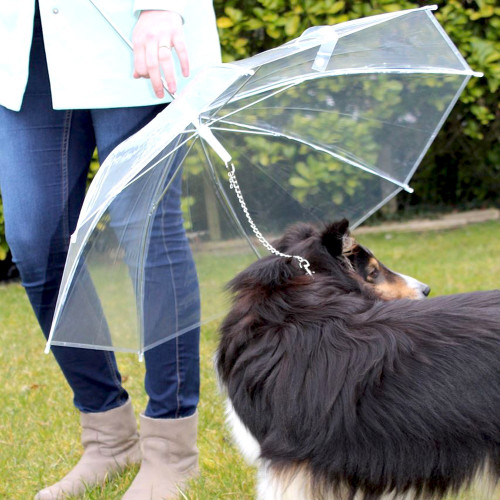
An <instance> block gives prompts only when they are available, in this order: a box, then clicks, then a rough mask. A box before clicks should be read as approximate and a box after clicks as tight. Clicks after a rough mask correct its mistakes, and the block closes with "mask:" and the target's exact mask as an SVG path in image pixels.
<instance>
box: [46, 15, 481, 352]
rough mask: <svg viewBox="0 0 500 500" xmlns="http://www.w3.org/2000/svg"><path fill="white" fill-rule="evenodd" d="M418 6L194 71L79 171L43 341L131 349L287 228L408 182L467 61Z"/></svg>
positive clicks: (204, 312)
mask: <svg viewBox="0 0 500 500" xmlns="http://www.w3.org/2000/svg"><path fill="white" fill-rule="evenodd" d="M431 10H433V7H424V8H421V9H414V10H407V11H401V12H395V13H390V14H383V15H379V16H373V17H369V18H364V19H359V20H355V21H349V22H346V23H342V24H339V25H336V26H322V27H317V28H311V29H309V30H307V31H305V32H304V33H303V34H302V36H300V37H299V38H297V39H295V40H293V41H291V42H289V43H286V44H285V45H282V46H280V47H278V48H276V49H273V50H270V51H267V52H264V53H262V54H259V55H257V56H255V57H251V58H249V59H245V60H242V61H238V62H236V63H233V64H222V65H219V66H215V67H211V68H209V69H207V70H206V71H204V72H203V73H202V74H199V75H197V77H195V78H194V79H193V80H192V82H191V83H190V84H189V85H188V86H187V87H186V88H185V89H184V90H183V92H182V93H181V94H180V95H178V96H176V98H175V100H174V101H173V102H172V103H171V104H170V105H169V106H168V107H167V108H166V109H165V110H164V111H163V112H162V113H160V114H159V115H158V116H157V118H155V119H154V120H153V121H152V122H151V123H150V124H148V125H147V126H146V127H145V128H144V129H142V130H140V131H139V132H138V133H137V134H135V135H134V136H133V137H131V138H129V139H128V140H127V141H125V142H124V143H122V144H121V145H120V146H118V147H117V148H116V149H115V150H114V151H113V152H112V153H111V154H110V156H109V157H108V158H107V160H106V161H105V162H104V164H103V165H102V167H101V169H100V170H99V172H98V174H97V176H96V177H95V179H94V181H93V182H92V184H91V186H90V189H89V191H88V194H87V196H86V199H85V202H84V205H83V208H82V211H81V215H80V219H79V221H78V226H77V229H76V231H75V233H74V234H73V236H72V239H71V245H70V249H69V254H68V259H67V263H66V268H65V271H64V276H63V281H62V284H61V288H60V293H59V298H58V302H57V306H56V312H55V316H54V321H53V325H52V330H51V333H50V337H49V341H48V347H49V346H50V345H65V346H76V347H92V348H96V349H110V350H123V351H132V352H138V353H139V354H140V355H142V353H143V352H144V351H145V350H147V349H150V348H152V347H154V346H156V345H158V344H159V343H161V342H164V341H166V340H168V339H171V338H173V337H174V336H176V335H180V334H182V333H183V332H186V331H188V330H190V329H191V328H193V327H194V326H197V325H200V324H201V323H203V322H206V321H208V320H210V319H212V318H213V317H217V316H220V314H222V313H223V311H224V307H225V299H224V294H223V292H222V288H223V285H224V283H225V282H226V281H227V280H229V279H230V278H231V277H233V276H234V274H235V273H236V272H238V271H239V270H241V269H242V268H243V267H244V266H246V265H247V264H248V263H249V262H251V261H252V260H253V259H255V258H257V257H260V256H262V255H264V254H265V253H267V252H268V251H272V252H274V249H273V247H272V245H271V244H270V243H269V241H272V239H273V238H274V237H275V236H278V235H280V234H281V232H282V231H283V229H284V228H285V227H286V226H288V225H290V224H292V223H295V222H297V221H309V222H314V223H319V224H320V223H323V222H327V221H331V220H333V219H337V218H340V217H347V218H348V219H350V221H351V226H352V227H356V226H357V225H359V224H360V223H361V222H363V221H364V220H365V219H366V218H367V217H369V216H370V215H371V214H372V213H374V212H375V211H376V210H377V209H378V208H380V207H381V206H382V205H383V204H384V203H386V202H387V201H388V200H390V199H391V198H392V197H393V196H395V195H396V194H397V193H398V192H400V191H401V190H402V189H404V190H407V191H410V192H411V188H410V187H409V186H408V183H409V180H410V178H411V176H412V175H413V173H414V171H415V169H416V168H417V166H418V164H419V163H420V161H421V160H422V158H423V156H424V154H425V152H426V151H427V149H428V148H429V146H430V144H431V143H432V141H433V139H434V138H435V136H436V134H437V132H438V131H439V129H440V127H441V125H442V124H443V122H444V120H445V119H446V117H447V116H448V114H449V112H450V111H451V109H452V107H453V105H454V104H455V102H456V100H457V99H458V97H459V95H460V93H461V91H462V90H463V88H464V87H465V85H466V84H467V82H468V80H469V79H470V78H471V76H473V75H476V74H475V73H474V72H473V71H472V70H471V69H470V68H469V66H468V65H467V63H466V62H465V60H464V59H463V58H462V57H461V55H460V54H459V52H458V51H457V49H456V47H455V46H454V45H453V43H452V42H451V40H450V39H449V38H448V36H447V35H446V33H445V32H444V31H443V29H442V28H441V26H440V25H439V24H438V22H437V21H436V19H435V18H434V16H433V15H432V12H431ZM179 193H181V196H179ZM179 200H180V201H179ZM175 213H182V216H183V219H184V223H183V225H179V224H178V219H179V218H177V219H175V217H174V218H171V217H172V214H175ZM176 221H177V222H176ZM172 224H177V225H179V227H178V228H177V231H176V236H175V237H172V236H171V233H172V230H171V229H172ZM166 227H170V231H166V230H165V228H166ZM168 235H170V236H168ZM152 242H154V244H152ZM159 248H162V251H158V249H159ZM289 257H291V256H289ZM296 258H297V259H298V260H299V264H300V265H302V266H303V267H304V269H305V271H308V268H307V266H308V263H307V262H305V261H303V259H302V260H301V258H300V256H296ZM193 262H194V263H195V265H193ZM312 271H314V270H312ZM198 284H199V286H198ZM180 290H182V292H180ZM186 290H190V291H189V292H186ZM200 294H201V316H200V314H199V312H198V303H199V301H200Z"/></svg>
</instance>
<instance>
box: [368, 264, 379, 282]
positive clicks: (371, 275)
mask: <svg viewBox="0 0 500 500" xmlns="http://www.w3.org/2000/svg"><path fill="white" fill-rule="evenodd" d="M379 272H380V271H379V270H378V269H377V268H376V267H371V268H369V269H368V275H367V277H366V278H367V279H368V280H369V281H373V280H375V279H376V278H377V277H378V275H379Z"/></svg>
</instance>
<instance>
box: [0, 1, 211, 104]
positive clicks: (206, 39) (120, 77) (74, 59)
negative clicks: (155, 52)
mask: <svg viewBox="0 0 500 500" xmlns="http://www.w3.org/2000/svg"><path fill="white" fill-rule="evenodd" d="M94 2H95V3H96V4H97V5H98V6H99V8H100V9H101V10H102V11H103V12H105V13H106V14H107V15H108V17H109V18H110V19H111V20H112V21H113V23H114V24H115V25H116V26H117V27H118V28H119V29H120V31H121V32H122V33H123V34H124V35H126V36H127V37H128V38H129V39H131V38H132V31H133V28H134V26H135V23H136V21H137V16H138V14H139V12H140V11H141V10H173V11H176V12H178V13H179V14H181V15H182V16H183V18H184V33H185V39H186V44H187V48H188V55H189V63H190V70H191V72H190V77H192V76H193V75H194V74H196V73H197V72H198V71H199V70H200V69H201V68H203V67H206V66H209V65H213V64H218V63H219V62H220V48H219V39H218V35H217V28H216V19H215V14H214V10H213V5H212V0H94ZM39 4H40V15H41V19H42V28H43V36H44V42H45V50H46V53H47V62H48V67H49V76H50V85H51V91H52V102H53V106H54V108H55V109H74V108H83V109H93V108H115V107H129V106H145V105H149V104H158V103H160V102H168V101H169V100H170V97H169V96H167V97H166V98H165V99H163V100H159V99H158V98H157V97H155V95H154V93H153V90H152V88H151V84H150V82H149V80H145V79H139V80H136V79H134V78H133V76H132V75H133V55H132V51H131V49H130V48H129V47H128V46H127V45H126V44H125V43H124V42H123V41H122V40H121V39H120V37H119V36H118V35H117V34H116V33H115V32H114V30H113V29H112V28H111V27H110V26H109V24H108V23H107V22H106V21H105V20H104V18H103V17H102V16H101V15H100V14H99V12H98V11H97V10H96V8H95V7H94V6H93V5H92V4H91V3H90V2H89V0H39ZM34 10H35V0H10V1H7V2H2V10H1V14H0V47H2V49H1V50H0V105H3V106H5V107H7V108H9V109H12V110H14V111H18V110H19V109H20V108H21V104H22V100H23V95H24V91H25V88H26V83H27V80H28V68H29V54H30V47H31V40H32V35H33V17H34ZM175 59H176V60H177V58H176V57H175ZM177 82H178V91H180V90H181V89H182V87H183V86H184V85H185V84H186V83H187V81H186V79H185V78H183V77H182V75H181V72H180V69H179V68H177Z"/></svg>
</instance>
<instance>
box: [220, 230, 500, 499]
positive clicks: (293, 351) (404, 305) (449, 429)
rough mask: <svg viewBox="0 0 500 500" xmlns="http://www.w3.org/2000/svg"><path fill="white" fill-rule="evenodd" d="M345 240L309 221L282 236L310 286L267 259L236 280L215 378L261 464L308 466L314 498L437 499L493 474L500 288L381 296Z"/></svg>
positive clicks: (281, 246) (499, 435)
mask: <svg viewBox="0 0 500 500" xmlns="http://www.w3.org/2000/svg"><path fill="white" fill-rule="evenodd" d="M347 232H348V228H347V223H346V221H342V222H340V223H334V224H332V225H331V226H329V227H328V228H326V229H325V230H324V231H323V232H319V231H318V230H316V229H314V228H313V227H311V226H308V225H302V226H298V227H295V228H293V229H292V230H291V231H289V232H288V233H287V234H285V235H284V236H283V238H282V239H281V240H279V241H278V242H277V244H276V246H277V248H278V250H280V251H281V252H284V253H285V252H286V253H288V254H294V255H300V256H303V257H305V258H306V259H308V260H309V262H310V264H311V269H313V270H314V271H315V274H314V277H313V278H311V277H309V276H307V275H305V274H304V272H303V270H301V269H300V268H299V267H298V266H297V265H296V264H295V262H294V261H292V260H290V259H289V260H287V259H284V258H280V257H275V256H270V257H267V258H264V259H261V260H259V261H257V262H255V263H254V264H252V265H251V266H250V267H249V268H248V269H247V270H245V271H243V272H242V273H241V274H240V275H238V276H237V277H236V278H235V279H234V280H233V281H232V282H231V283H230V289H231V291H232V292H233V294H234V302H233V307H232V310H231V311H230V313H229V314H228V315H227V317H226V318H225V320H224V322H223V324H222V326H221V339H220V345H219V349H218V355H217V370H218V373H219V376H220V379H221V382H222V384H223V385H224V387H225V389H226V390H227V395H228V397H229V399H230V400H231V402H232V405H233V407H234V409H235V411H236V414H237V415H238V417H239V418H240V420H241V421H242V422H243V423H244V424H245V426H246V427H247V428H248V430H249V431H250V433H251V434H252V435H253V436H254V437H255V439H256V440H257V441H258V443H259V444H260V448H261V457H262V459H264V460H265V461H266V462H267V463H268V464H270V466H271V467H272V468H274V469H275V470H278V471H280V470H281V471H283V470H284V471H286V470H287V469H290V470H293V469H294V468H297V467H301V466H305V467H306V469H307V471H308V473H310V475H311V478H312V479H311V481H312V483H314V488H315V491H316V493H315V496H314V498H322V494H324V493H325V492H330V494H331V492H337V494H338V495H339V496H338V498H354V495H355V494H358V495H360V496H361V497H362V498H364V499H365V500H368V499H370V500H372V499H376V498H379V496H381V495H382V494H384V493H387V492H391V493H395V494H402V493H404V492H407V491H409V490H412V491H415V492H417V494H418V495H419V496H421V497H422V498H431V497H432V498H434V497H437V498H439V497H441V495H444V494H445V493H446V492H448V491H450V490H452V491H453V490H457V489H458V488H460V487H462V486H463V485H464V484H466V483H467V482H469V481H470V480H472V479H473V477H474V475H475V473H476V472H477V471H478V470H480V469H481V468H482V467H487V468H489V474H490V475H491V476H493V478H494V479H498V475H499V471H500V291H490V292H476V293H467V294H460V295H451V296H443V297H437V298H432V299H427V300H419V301H414V300H405V299H403V300H394V301H383V300H380V299H379V298H378V297H377V296H376V294H374V293H373V292H372V291H370V290H368V289H367V288H366V287H365V286H364V284H363V282H362V281H360V280H359V277H358V276H355V270H354V269H353V266H352V263H349V261H348V257H346V256H345V254H344V250H345V249H343V244H342V240H343V238H345V235H346V233H347ZM346 491H347V492H348V493H347V494H345V492H346ZM336 498H337V497H336ZM357 498H358V497H357ZM297 500H299V499H297Z"/></svg>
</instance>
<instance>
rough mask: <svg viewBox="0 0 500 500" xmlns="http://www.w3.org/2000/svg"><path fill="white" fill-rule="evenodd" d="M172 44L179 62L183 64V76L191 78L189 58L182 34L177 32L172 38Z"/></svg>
mask: <svg viewBox="0 0 500 500" xmlns="http://www.w3.org/2000/svg"><path fill="white" fill-rule="evenodd" d="M172 42H173V46H174V47H175V52H176V54H177V57H178V58H179V62H180V63H181V70H182V74H183V76H185V77H187V76H189V56H188V51H187V47H186V43H185V42H184V35H183V34H182V32H177V33H176V34H175V35H174V36H173V37H172Z"/></svg>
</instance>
